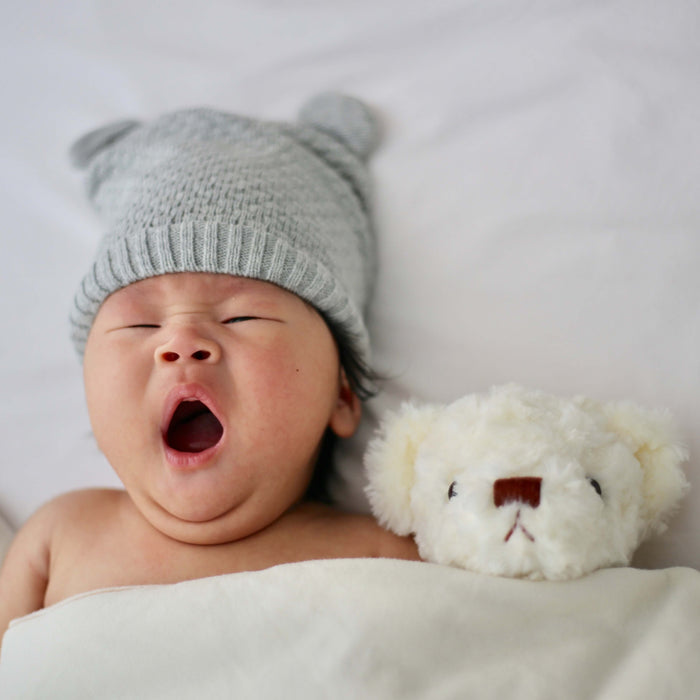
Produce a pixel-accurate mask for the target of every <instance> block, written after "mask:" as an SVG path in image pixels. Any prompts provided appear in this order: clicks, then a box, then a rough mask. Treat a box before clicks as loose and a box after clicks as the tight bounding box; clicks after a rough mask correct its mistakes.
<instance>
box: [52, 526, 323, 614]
mask: <svg viewBox="0 0 700 700" xmlns="http://www.w3.org/2000/svg"><path fill="white" fill-rule="evenodd" d="M322 550H323V548H322V547H321V548H319V547H318V546H317V545H314V544H313V543H312V542H310V541H307V542H302V541H300V540H299V539H298V538H297V539H296V541H295V538H293V537H292V538H289V537H284V538H275V537H252V538H247V539H246V540H244V541H238V542H230V543H225V544H221V545H207V546H202V545H191V544H185V543H181V542H177V541H175V540H171V539H169V538H166V537H157V536H156V537H153V538H150V537H137V538H133V537H132V538H129V537H126V536H124V535H120V534H119V533H105V534H103V535H102V536H101V537H87V538H84V539H83V538H76V539H74V541H72V542H70V543H68V544H66V545H64V546H62V547H60V548H59V549H58V551H57V553H56V556H55V557H54V558H53V561H52V565H51V571H50V578H49V585H48V588H47V593H46V597H45V605H52V604H54V603H56V602H59V601H60V600H63V599H65V598H69V597H71V596H74V595H77V594H80V593H85V592H87V591H93V590H98V589H101V588H114V587H118V586H135V585H151V584H168V583H179V582H180V581H187V580H192V579H196V578H204V577H207V576H218V575H221V574H228V573H238V572H242V571H255V570H260V569H265V568H268V567H270V566H275V565H277V564H282V563H288V562H292V561H301V560H304V559H315V558H323V557H327V556H334V552H333V551H328V552H325V551H322ZM336 554H337V553H336Z"/></svg>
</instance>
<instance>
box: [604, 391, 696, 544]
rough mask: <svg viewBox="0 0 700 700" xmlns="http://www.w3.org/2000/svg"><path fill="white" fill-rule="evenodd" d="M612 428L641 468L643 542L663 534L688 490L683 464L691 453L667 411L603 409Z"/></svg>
mask: <svg viewBox="0 0 700 700" xmlns="http://www.w3.org/2000/svg"><path fill="white" fill-rule="evenodd" d="M603 410H604V412H605V414H606V415H607V418H608V421H609V425H610V427H611V428H612V429H613V430H614V431H615V432H616V433H617V434H618V435H619V436H620V437H621V439H622V440H623V442H625V444H627V445H628V447H630V449H631V450H632V451H633V452H634V455H635V457H636V458H637V460H638V461H639V463H640V464H641V466H642V472H643V482H642V490H643V497H644V503H643V504H642V518H643V523H644V530H643V532H642V539H644V538H645V537H647V536H649V535H651V534H654V533H660V532H663V531H664V530H665V529H666V524H665V523H666V520H667V519H668V518H669V516H670V515H672V514H673V512H674V510H675V509H676V507H677V505H678V502H679V501H680V499H681V497H682V496H683V494H684V493H685V491H686V490H687V488H688V482H687V480H686V478H685V474H684V472H683V468H682V466H681V465H682V464H683V462H685V461H686V460H687V459H688V450H687V449H686V447H685V446H684V445H683V444H682V442H681V440H680V438H679V435H678V431H677V428H676V426H675V424H674V422H673V419H672V417H671V414H670V413H669V412H668V411H662V410H650V409H645V408H642V407H640V406H637V405H635V404H633V403H629V402H623V403H612V404H607V405H606V406H604V407H603Z"/></svg>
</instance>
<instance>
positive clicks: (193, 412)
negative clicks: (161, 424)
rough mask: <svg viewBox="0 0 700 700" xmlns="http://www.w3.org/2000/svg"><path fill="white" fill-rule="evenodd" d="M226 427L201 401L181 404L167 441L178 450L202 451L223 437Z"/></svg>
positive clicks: (171, 422) (169, 430)
mask: <svg viewBox="0 0 700 700" xmlns="http://www.w3.org/2000/svg"><path fill="white" fill-rule="evenodd" d="M223 432H224V429H223V427H222V426H221V423H219V421H218V419H217V418H216V416H215V415H214V414H213V413H212V412H211V411H210V410H209V409H208V408H207V407H206V406H205V405H204V404H203V403H201V402H199V401H188V402H184V403H182V404H180V406H179V407H178V409H177V411H175V415H174V416H173V419H172V420H171V421H170V427H169V428H168V433H167V435H166V442H167V443H168V445H169V446H170V447H172V448H173V449H174V450H177V451H178V452H202V451H203V450H206V449H208V448H209V447H213V446H214V445H216V443H217V442H219V440H220V439H221V436H222V435H223Z"/></svg>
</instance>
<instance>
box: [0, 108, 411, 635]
mask: <svg viewBox="0 0 700 700" xmlns="http://www.w3.org/2000/svg"><path fill="white" fill-rule="evenodd" d="M375 135H376V131H375V123H374V121H373V119H372V117H371V115H370V113H369V112H368V110H367V109H366V108H365V107H364V105H362V104H361V103H360V102H358V101H357V100H354V99H352V98H348V97H341V96H337V95H328V94H326V95H322V96H319V97H317V98H315V99H314V100H312V101H311V102H309V103H308V104H307V105H306V106H305V108H304V109H303V110H302V113H301V115H300V121H299V123H298V124H295V125H292V124H279V123H264V122H259V121H255V120H252V119H247V118H243V117H239V116H235V115H230V114H225V113H220V112H215V111H213V110H208V109H194V110H186V111H181V112H176V113H173V114H169V115H166V116H164V117H161V118H160V119H158V120H156V121H155V122H153V123H151V124H138V123H136V122H120V123H118V124H114V125H110V126H107V127H104V128H102V129H99V130H97V131H95V132H91V133H90V134H87V135H86V136H84V137H83V138H82V139H80V140H79V141H78V142H77V143H76V144H75V146H74V147H73V150H72V155H73V159H74V161H75V163H76V164H77V165H78V166H80V167H83V168H87V169H88V192H89V196H90V198H91V200H92V202H93V204H94V205H95V207H96V209H97V211H98V212H99V214H100V216H101V217H102V218H103V219H104V221H105V223H106V227H107V234H106V236H105V238H104V240H103V242H102V245H101V247H100V249H99V251H98V254H97V258H96V261H95V263H94V265H93V266H92V268H91V270H90V272H89V274H88V275H87V276H86V277H85V278H84V279H83V282H82V285H81V286H80V288H79V291H78V293H77V295H76V298H75V305H74V309H73V313H72V316H71V322H72V329H73V340H74V342H75V344H76V347H77V349H78V351H79V352H80V353H81V354H83V355H84V357H83V368H84V379H85V390H86V396H87V404H88V410H89V414H90V420H91V423H92V428H93V432H94V435H95V437H96V439H97V443H98V445H99V447H100V449H101V450H102V451H103V452H104V454H105V455H106V457H107V459H108V460H109V462H110V464H111V465H112V467H113V468H114V470H115V471H116V473H117V475H118V476H119V478H120V480H121V481H122V483H123V485H124V489H125V490H123V491H122V490H111V489H93V490H86V491H79V492H74V493H69V494H66V495H63V496H60V497H58V498H56V499H54V500H52V501H51V502H49V503H48V504H46V505H45V506H43V507H42V508H41V509H40V510H39V511H38V512H37V513H36V514H35V515H33V516H32V517H31V518H30V519H29V520H28V521H27V523H26V524H25V525H24V527H23V528H22V529H21V530H20V531H19V533H18V534H17V536H16V538H15V541H14V543H13V545H12V547H11V549H10V551H9V553H8V555H7V558H6V561H5V564H4V566H3V569H2V572H1V573H0V634H4V632H5V630H6V629H7V626H8V624H9V622H10V620H11V619H13V618H16V617H19V616H22V615H26V614H28V613H31V612H32V611H35V610H38V609H40V608H42V607H45V606H48V605H52V604H54V603H56V602H58V601H60V600H63V599H65V598H67V597H69V596H72V595H75V594H78V593H82V592H84V591H89V590H94V589H98V588H104V587H112V586H124V585H132V584H151V583H170V582H177V581H183V580H187V579H193V578H200V577H204V576H212V575H216V574H223V573H229V572H239V571H251V570H256V569H263V568H266V567H269V566H273V565H275V564H281V563H284V562H294V561H301V560H308V559H321V558H335V557H382V556H383V557H396V558H410V559H417V558H418V556H417V552H416V548H415V545H414V544H413V542H412V540H410V539H405V538H399V537H396V536H394V535H392V534H390V533H389V532H387V531H385V530H383V529H382V528H380V527H379V526H378V525H377V524H376V523H375V522H374V521H373V520H372V519H371V518H369V517H366V516H361V515H351V514H347V513H342V512H339V511H336V510H334V509H332V508H331V507H329V506H326V505H323V504H322V503H320V502H317V501H315V500H313V499H312V498H310V497H309V489H310V485H311V484H312V482H315V481H317V479H316V478H315V475H317V474H318V470H319V469H321V468H322V466H323V465H321V464H320V461H324V462H325V459H326V458H327V455H325V453H326V452H327V449H325V447H326V446H327V444H328V443H329V441H330V440H331V439H332V438H333V437H334V436H337V437H340V438H343V437H348V436H350V435H352V434H353V432H354V431H355V429H356V427H357V425H358V422H359V419H360V397H361V396H364V394H365V393H366V389H367V385H366V381H367V378H368V376H369V375H368V374H367V373H366V372H365V370H364V368H366V367H367V365H368V363H367V355H368V337H367V330H366V328H365V324H364V320H363V316H362V310H363V309H364V307H365V305H366V302H367V298H368V296H369V293H370V289H371V285H372V280H373V276H374V239H373V234H372V228H371V224H370V217H369V213H368V208H369V207H368V199H369V186H368V175H367V171H366V166H365V160H366V158H367V157H368V155H369V154H370V152H371V151H372V149H373V147H374V142H375Z"/></svg>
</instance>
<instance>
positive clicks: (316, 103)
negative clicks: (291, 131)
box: [299, 92, 379, 160]
mask: <svg viewBox="0 0 700 700" xmlns="http://www.w3.org/2000/svg"><path fill="white" fill-rule="evenodd" d="M299 121H300V122H302V123H305V124H308V125H310V126H313V127H316V128H317V129H320V130H321V131H324V132H326V133H329V134H330V135H331V136H334V137H335V138H337V139H340V140H341V141H342V142H343V143H344V144H345V145H346V146H347V147H348V148H350V149H351V150H352V151H354V152H355V154H356V155H358V156H359V157H360V158H361V159H362V160H366V159H367V158H368V157H369V156H370V155H371V154H372V151H374V149H375V148H376V147H377V144H378V143H379V125H378V123H377V120H376V119H375V117H374V115H373V114H372V113H371V112H370V111H369V109H368V108H367V107H366V106H365V105H364V104H363V103H362V102H360V100H356V99H354V98H353V97H348V96H347V95H340V94H338V93H334V92H324V93H321V94H320V95H316V96H315V97H313V98H311V99H310V100H309V101H308V102H307V103H306V104H305V105H304V106H303V107H302V108H301V110H300V112H299Z"/></svg>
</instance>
